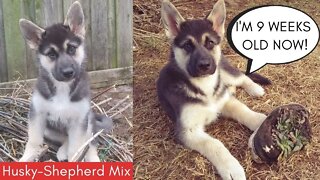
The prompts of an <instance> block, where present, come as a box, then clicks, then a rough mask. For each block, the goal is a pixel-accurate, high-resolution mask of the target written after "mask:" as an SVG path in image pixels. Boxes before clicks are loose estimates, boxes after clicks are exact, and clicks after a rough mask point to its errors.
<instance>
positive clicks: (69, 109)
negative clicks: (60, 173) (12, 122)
mask: <svg viewBox="0 0 320 180" xmlns="http://www.w3.org/2000/svg"><path fill="white" fill-rule="evenodd" d="M20 29H21V32H22V34H23V36H24V38H25V40H26V41H27V44H28V45H29V46H30V48H32V49H34V50H36V51H37V57H38V62H39V77H38V79H37V83H36V86H35V89H34V92H33V95H32V100H31V108H30V109H31V110H30V113H29V118H30V120H29V125H28V137H29V139H28V143H27V145H26V149H25V152H24V154H23V156H22V158H21V159H20V161H34V158H35V156H36V155H39V153H40V151H41V146H42V145H43V141H44V138H46V139H48V140H51V141H54V142H59V143H61V147H60V148H59V150H58V152H57V158H58V160H59V161H65V160H68V161H70V160H71V158H72V157H73V156H74V155H75V153H76V152H77V151H78V149H79V148H80V147H81V146H82V145H83V144H84V143H85V141H86V140H88V139H89V138H91V137H92V136H93V134H94V133H95V132H97V130H99V129H98V128H102V127H101V126H103V128H105V129H108V130H110V129H111V128H112V121H111V119H110V118H108V117H106V116H102V115H96V114H94V113H93V112H92V111H91V109H90V87H89V80H88V74H87V72H86V71H85V62H84V59H85V50H84V47H85V46H84V36H85V23H84V14H83V11H82V8H81V5H80V3H78V2H75V3H73V4H72V5H71V7H70V9H69V11H68V13H67V16H66V19H65V22H64V23H63V24H62V23H61V24H55V25H52V26H50V27H47V28H45V29H42V28H40V27H39V26H37V25H35V24H33V23H32V22H30V21H28V20H25V19H21V20H20ZM84 160H85V161H100V159H99V157H98V155H97V143H94V142H92V143H90V145H89V149H88V151H87V153H86V155H85V157H84Z"/></svg>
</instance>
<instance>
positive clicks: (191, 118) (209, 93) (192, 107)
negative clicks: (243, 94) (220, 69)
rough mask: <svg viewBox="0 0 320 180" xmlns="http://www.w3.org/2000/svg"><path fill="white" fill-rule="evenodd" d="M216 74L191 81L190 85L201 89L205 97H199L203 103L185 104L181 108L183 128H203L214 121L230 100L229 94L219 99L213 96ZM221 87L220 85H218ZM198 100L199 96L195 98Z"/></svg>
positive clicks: (216, 79)
mask: <svg viewBox="0 0 320 180" xmlns="http://www.w3.org/2000/svg"><path fill="white" fill-rule="evenodd" d="M217 74H218V73H215V74H213V75H211V76H208V77H204V78H198V79H191V83H192V84H193V85H195V86H196V87H198V88H199V89H201V90H202V91H203V92H204V94H205V96H201V99H202V100H203V102H204V103H194V102H191V103H187V104H185V105H184V106H183V107H182V111H181V114H180V120H181V123H182V125H183V126H185V127H196V126H201V127H202V126H204V125H207V124H209V123H211V122H213V121H215V120H216V119H217V118H218V116H219V114H220V112H221V109H222V108H223V106H224V105H225V103H226V102H227V101H228V99H229V98H230V94H229V93H228V92H227V93H223V94H221V95H220V96H219V97H217V95H215V94H214V93H215V92H214V91H215V87H216V85H217V83H221V82H218V75H217ZM220 86H222V85H220ZM197 97H198V98H199V95H198V96H197Z"/></svg>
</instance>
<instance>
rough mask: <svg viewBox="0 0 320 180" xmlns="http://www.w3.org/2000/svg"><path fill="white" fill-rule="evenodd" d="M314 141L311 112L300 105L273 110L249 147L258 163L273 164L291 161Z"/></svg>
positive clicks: (254, 134) (252, 137) (251, 140)
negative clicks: (295, 154) (279, 161)
mask: <svg viewBox="0 0 320 180" xmlns="http://www.w3.org/2000/svg"><path fill="white" fill-rule="evenodd" d="M310 141H311V128H310V124H309V112H308V110H306V108H304V107H303V106H301V105H299V104H288V105H283V106H280V107H278V108H276V109H275V110H273V111H272V112H271V113H270V115H269V116H268V117H267V118H266V120H265V121H264V122H263V123H262V124H261V126H260V127H259V128H258V129H257V130H256V131H255V132H254V133H253V134H252V135H251V137H250V139H249V148H250V149H251V154H252V158H253V160H254V161H255V162H258V163H262V162H267V163H268V164H271V163H273V162H277V161H278V160H281V159H286V158H288V157H289V156H290V155H291V154H292V153H294V152H296V151H299V150H301V149H302V148H303V147H304V146H305V145H306V144H307V143H309V142H310Z"/></svg>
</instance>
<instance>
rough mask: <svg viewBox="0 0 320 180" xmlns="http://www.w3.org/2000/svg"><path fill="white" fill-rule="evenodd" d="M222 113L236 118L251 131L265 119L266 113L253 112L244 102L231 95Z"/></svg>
mask: <svg viewBox="0 0 320 180" xmlns="http://www.w3.org/2000/svg"><path fill="white" fill-rule="evenodd" d="M222 115H223V116H225V117H230V118H232V119H235V120H237V121H238V122H240V123H241V124H243V125H245V126H247V127H248V128H249V129H251V130H252V131H254V130H256V129H257V128H258V127H259V126H260V125H261V124H262V122H263V121H264V120H265V119H266V117H267V116H266V115H264V114H262V113H258V112H254V111H252V110H251V109H249V108H248V107H247V106H246V105H245V104H243V103H242V102H240V101H239V100H237V99H236V98H234V97H231V98H230V99H229V100H228V101H227V102H226V104H225V105H224V107H223V108H222Z"/></svg>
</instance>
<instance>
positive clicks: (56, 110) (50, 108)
mask: <svg viewBox="0 0 320 180" xmlns="http://www.w3.org/2000/svg"><path fill="white" fill-rule="evenodd" d="M70 99H71V98H70V86H69V84H68V83H64V82H59V83H57V84H56V94H55V95H54V96H53V97H51V98H50V99H45V98H44V97H43V96H41V95H40V93H39V92H37V91H35V93H34V94H33V96H32V103H33V106H34V108H35V110H36V112H37V113H40V114H41V115H43V117H45V118H49V119H50V120H51V121H60V122H61V123H63V124H70V123H72V122H73V123H77V122H79V121H81V120H83V118H84V117H85V116H86V114H87V113H88V112H89V110H90V103H89V100H88V99H86V98H84V99H82V100H80V101H77V102H71V100H70Z"/></svg>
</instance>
